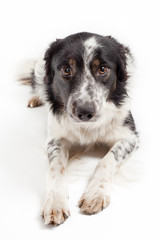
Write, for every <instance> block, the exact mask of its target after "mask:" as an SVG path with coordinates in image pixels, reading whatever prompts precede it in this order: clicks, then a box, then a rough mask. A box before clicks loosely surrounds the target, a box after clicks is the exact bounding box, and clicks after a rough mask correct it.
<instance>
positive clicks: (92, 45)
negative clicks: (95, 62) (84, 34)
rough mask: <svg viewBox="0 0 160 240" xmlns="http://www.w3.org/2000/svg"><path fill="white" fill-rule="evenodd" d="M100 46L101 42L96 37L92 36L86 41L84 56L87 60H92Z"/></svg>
mask: <svg viewBox="0 0 160 240" xmlns="http://www.w3.org/2000/svg"><path fill="white" fill-rule="evenodd" d="M98 46H99V44H98V42H97V40H96V38H95V37H91V38H89V39H87V40H86V41H85V42H84V47H85V52H84V58H85V61H86V62H88V61H90V60H91V58H92V57H93V54H94V52H95V49H96V48H97V47H98Z"/></svg>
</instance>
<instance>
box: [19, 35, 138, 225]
mask: <svg viewBox="0 0 160 240" xmlns="http://www.w3.org/2000/svg"><path fill="white" fill-rule="evenodd" d="M130 59H132V54H131V52H130V50H129V48H128V47H125V46H124V45H122V44H121V43H119V42H118V41H117V40H116V39H114V38H113V37H111V36H101V35H98V34H92V33H87V32H82V33H77V34H73V35H70V36H68V37H66V38H64V39H57V40H56V41H55V42H53V43H52V44H51V45H50V46H49V48H48V49H47V51H46V52H45V54H44V56H43V57H42V58H41V59H39V60H37V61H36V63H35V64H34V69H33V72H32V74H31V75H30V77H29V79H27V78H25V79H23V83H26V84H31V85H32V88H33V90H34V96H33V97H32V98H31V99H30V100H29V102H28V107H37V106H40V105H42V104H43V103H47V104H48V106H49V107H48V137H47V143H46V152H47V156H48V159H49V171H48V175H47V191H46V199H45V202H44V205H43V210H42V216H43V218H44V221H45V224H54V225H59V224H61V223H63V222H64V221H65V220H66V219H67V218H68V217H69V215H70V211H69V206H68V205H69V204H68V201H69V200H68V190H67V176H66V167H67V162H68V158H69V150H70V149H71V147H73V146H74V145H79V146H83V147H86V148H88V147H92V146H94V145H96V144H103V145H104V146H106V148H109V151H108V153H107V154H106V155H105V156H104V157H103V158H102V159H101V160H100V161H99V162H98V165H97V167H96V169H95V172H94V174H93V176H91V178H90V181H89V184H88V186H87V188H86V190H85V192H84V194H83V196H82V197H81V199H80V201H79V207H80V208H81V211H82V212H83V213H85V214H95V213H98V212H100V211H101V210H102V209H104V208H106V207H107V206H108V205H109V203H110V194H111V186H112V181H113V177H114V175H115V173H116V171H117V168H118V166H119V165H120V164H121V163H123V162H124V160H126V159H128V158H129V157H130V156H131V155H132V154H133V153H134V151H135V150H136V149H137V148H138V145H139V135H138V132H137V130H136V126H135V123H134V119H133V117H132V114H131V111H130V107H129V96H128V86H129V78H130V75H129V71H128V69H129V63H128V62H129V61H130Z"/></svg>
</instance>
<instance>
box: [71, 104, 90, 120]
mask: <svg viewBox="0 0 160 240" xmlns="http://www.w3.org/2000/svg"><path fill="white" fill-rule="evenodd" d="M94 114H95V108H94V105H93V104H92V103H89V104H88V103H87V104H84V105H78V106H77V107H76V109H75V115H76V116H77V117H78V118H79V119H80V120H81V121H89V120H90V119H91V118H93V116H94Z"/></svg>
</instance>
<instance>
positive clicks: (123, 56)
mask: <svg viewBox="0 0 160 240" xmlns="http://www.w3.org/2000/svg"><path fill="white" fill-rule="evenodd" d="M117 52H118V59H117V79H118V80H119V81H121V82H124V81H126V80H127V79H128V77H129V75H128V71H127V68H128V63H129V59H131V58H132V55H131V52H130V50H129V48H128V47H125V46H124V45H122V44H120V43H118V48H117Z"/></svg>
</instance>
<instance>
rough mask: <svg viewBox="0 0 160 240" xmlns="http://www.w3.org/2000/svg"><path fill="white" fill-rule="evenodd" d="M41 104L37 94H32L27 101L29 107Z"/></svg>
mask: <svg viewBox="0 0 160 240" xmlns="http://www.w3.org/2000/svg"><path fill="white" fill-rule="evenodd" d="M41 105H43V102H42V101H41V100H40V99H39V97H38V96H34V97H32V98H31V99H30V100H29V101H28V107H30V108H35V107H39V106H41Z"/></svg>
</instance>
